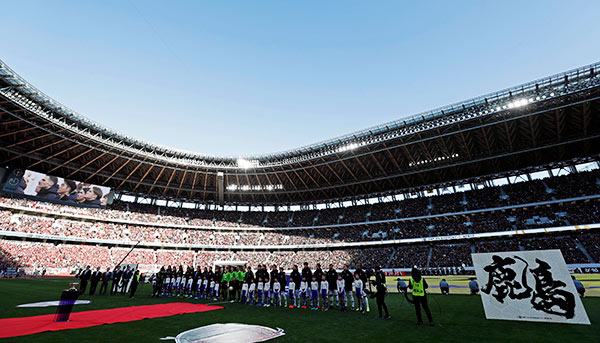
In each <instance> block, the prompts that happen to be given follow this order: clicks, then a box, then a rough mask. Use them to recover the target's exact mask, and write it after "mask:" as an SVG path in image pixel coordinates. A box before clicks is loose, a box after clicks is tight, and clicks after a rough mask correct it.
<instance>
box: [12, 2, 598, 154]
mask: <svg viewBox="0 0 600 343" xmlns="http://www.w3.org/2000/svg"><path fill="white" fill-rule="evenodd" d="M599 13H600V1H573V0H570V1H439V2H427V3H426V2H424V1H410V2H409V1H399V0H398V1H306V0H304V1H295V2H293V1H212V2H209V1H187V2H183V1H152V2H151V1H133V0H119V1H91V0H89V1H5V2H3V3H2V19H1V20H0V30H1V32H2V43H1V44H0V59H2V60H3V61H4V62H6V63H7V64H8V65H10V66H11V67H12V68H13V69H14V70H15V71H16V72H17V73H19V74H20V75H21V76H23V77H24V78H25V79H26V80H28V81H29V82H31V83H32V84H34V85H35V86H37V87H38V88H39V89H41V90H42V91H44V92H45V93H46V94H48V95H49V96H51V97H53V98H54V99H56V100H58V101H60V102H62V103H63V104H64V105H66V106H69V107H71V108H72V109H74V110H76V111H78V112H79V113H81V114H83V115H85V116H88V117H90V118H91V119H93V120H96V121H98V122H100V123H103V124H105V125H106V126H108V127H111V128H113V129H117V130H119V131H122V132H124V133H127V134H130V135H133V136H136V137H139V138H142V139H145V140H148V141H151V142H155V143H159V144H163V145H167V146H172V147H177V148H181V149H187V150H192V151H196V152H201V153H207V154H217V155H248V154H260V153H269V152H276V151H281V150H287V149H292V148H296V147H300V146H303V145H307V144H311V143H315V142H318V141H321V140H324V139H329V138H333V137H335V136H339V135H343V134H346V133H350V132H352V131H356V130H360V129H363V128H366V127H369V126H373V125H377V124H381V123H384V122H387V121H391V120H395V119H400V118H402V117H405V116H409V115H412V114H415V113H418V112H421V111H425V110H430V109H434V108H436V107H439V106H443V105H447V104H450V103H453V102H456V101H461V100H465V99H468V98H471V97H474V96H479V95H483V94H485V93H487V92H492V91H496V90H500V89H502V88H506V87H509V86H514V85H517V84H519V83H522V82H527V81H531V80H534V79H536V78H539V77H543V76H547V75H550V74H554V73H557V72H561V71H565V70H568V69H571V68H575V67H579V66H582V65H585V64H588V63H592V62H597V61H599V60H600V44H598V37H600V28H599V27H600V26H599V25H598V15H599Z"/></svg>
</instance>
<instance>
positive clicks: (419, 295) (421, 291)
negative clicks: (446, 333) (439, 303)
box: [408, 266, 433, 326]
mask: <svg viewBox="0 0 600 343" xmlns="http://www.w3.org/2000/svg"><path fill="white" fill-rule="evenodd" d="M428 287H429V285H428V284H427V281H425V279H424V278H423V277H422V276H421V271H420V270H419V269H417V267H416V266H415V267H413V269H412V271H411V277H410V279H409V281H408V288H410V289H412V297H413V301H412V303H413V304H415V312H416V313H417V325H423V319H422V318H421V306H423V309H424V310H425V314H427V319H429V326H433V318H432V317H431V311H429V305H427V295H426V293H425V289H427V288H428Z"/></svg>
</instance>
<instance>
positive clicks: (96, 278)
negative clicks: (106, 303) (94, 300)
mask: <svg viewBox="0 0 600 343" xmlns="http://www.w3.org/2000/svg"><path fill="white" fill-rule="evenodd" d="M101 278H102V272H101V271H100V267H98V269H96V271H95V272H93V273H92V277H91V284H90V295H94V293H96V287H98V282H99V281H100V279H101Z"/></svg>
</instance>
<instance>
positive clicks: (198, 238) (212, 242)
mask: <svg viewBox="0 0 600 343" xmlns="http://www.w3.org/2000/svg"><path fill="white" fill-rule="evenodd" d="M599 215H600V200H597V199H596V200H588V201H583V200H580V201H570V202H564V203H557V204H552V205H544V206H531V207H520V208H514V209H511V210H499V211H491V212H475V213H469V214H461V215H449V216H442V217H426V218H417V219H412V220H402V221H397V222H384V223H372V224H366V223H362V224H360V225H353V226H339V227H325V228H319V229H308V228H307V229H289V228H288V229H277V230H252V231H241V230H228V229H227V228H221V229H219V230H216V229H208V228H205V229H202V228H194V229H178V228H165V227H154V226H150V225H151V224H147V225H141V224H140V225H128V224H117V223H112V222H102V221H83V220H74V219H76V218H73V219H62V218H60V217H52V216H41V215H38V214H23V213H20V212H16V211H15V212H13V211H10V210H0V231H14V232H23V233H32V234H41V235H52V236H60V237H72V238H77V239H81V238H83V239H98V240H112V241H117V242H125V243H127V242H133V243H135V242H144V243H157V244H158V243H160V244H163V243H175V244H184V245H185V244H190V245H191V244H203V245H209V246H217V247H218V246H240V245H243V246H278V245H305V244H327V243H336V242H363V241H381V240H390V239H404V238H419V237H436V236H449V235H460V234H470V233H483V232H499V231H514V230H523V229H531V228H538V227H556V226H564V225H582V224H591V223H595V222H597V220H598V218H599Z"/></svg>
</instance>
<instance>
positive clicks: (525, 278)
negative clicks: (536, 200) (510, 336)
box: [472, 250, 590, 324]
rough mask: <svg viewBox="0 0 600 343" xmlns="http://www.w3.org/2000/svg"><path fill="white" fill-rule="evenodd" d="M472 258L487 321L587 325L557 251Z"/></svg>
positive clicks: (474, 256) (581, 306)
mask: <svg viewBox="0 0 600 343" xmlns="http://www.w3.org/2000/svg"><path fill="white" fill-rule="evenodd" d="M472 257H473V265H474V266H475V273H476V274H477V279H478V280H479V283H480V285H481V301H482V302H483V308H484V310H485V317H486V318H487V319H504V320H524V321H533V322H553V323H569V324H590V320H589V318H588V316H587V313H586V312H585V308H584V307H583V303H582V302H581V299H580V298H579V295H578V294H577V291H576V289H575V285H574V283H573V280H572V279H571V276H570V275H569V271H568V270H567V265H566V264H565V260H564V259H563V256H562V254H561V252H560V250H536V251H512V252H498V253H485V254H472Z"/></svg>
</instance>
